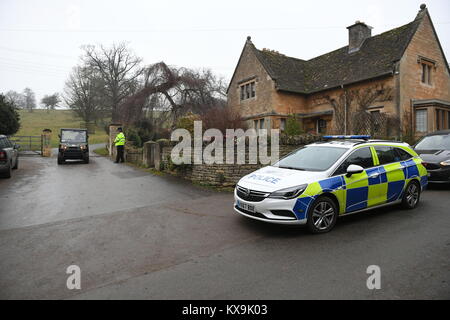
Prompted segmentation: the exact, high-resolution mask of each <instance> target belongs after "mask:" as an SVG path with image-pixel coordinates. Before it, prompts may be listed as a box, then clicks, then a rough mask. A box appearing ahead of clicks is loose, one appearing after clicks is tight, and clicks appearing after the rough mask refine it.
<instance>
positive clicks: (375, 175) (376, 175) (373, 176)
mask: <svg viewBox="0 0 450 320" xmlns="http://www.w3.org/2000/svg"><path fill="white" fill-rule="evenodd" d="M379 175H380V174H379V173H374V174H372V175H370V176H369V178H378V176H379Z"/></svg>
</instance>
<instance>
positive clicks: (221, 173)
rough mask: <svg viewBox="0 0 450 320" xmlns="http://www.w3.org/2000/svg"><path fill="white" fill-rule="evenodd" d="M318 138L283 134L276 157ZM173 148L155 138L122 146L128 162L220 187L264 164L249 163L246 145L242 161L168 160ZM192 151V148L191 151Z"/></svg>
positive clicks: (230, 184)
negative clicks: (140, 144) (141, 146)
mask: <svg viewBox="0 0 450 320" xmlns="http://www.w3.org/2000/svg"><path fill="white" fill-rule="evenodd" d="M321 139H322V138H321V137H320V136H316V135H303V136H298V137H291V138H289V139H288V138H283V137H282V138H281V139H280V142H281V143H280V145H279V157H280V158H281V157H284V156H285V155H287V154H288V153H290V152H292V151H294V150H296V149H298V148H300V147H301V146H303V145H305V144H308V143H311V142H314V141H318V140H321ZM150 146H151V147H150ZM172 149H173V146H168V145H167V144H166V145H161V144H158V143H155V142H148V143H145V144H144V149H133V148H131V147H127V148H126V149H125V158H126V161H127V162H132V163H135V164H139V165H144V166H146V167H154V168H155V169H156V170H161V171H165V172H170V173H172V174H176V175H178V176H180V177H182V178H184V179H187V180H190V181H193V182H195V183H200V184H204V185H211V186H219V187H233V186H235V185H236V183H237V182H238V181H239V179H240V178H242V177H243V176H245V175H247V174H249V173H251V172H253V171H255V170H257V169H259V168H261V167H263V166H265V164H261V163H257V164H250V163H249V161H248V160H249V157H251V156H254V155H253V154H250V153H249V151H248V146H247V147H246V149H245V160H246V161H245V164H226V163H224V164H183V165H175V164H173V163H172V161H171V152H172ZM269 150H270V148H269ZM193 152H194V149H193V151H192V153H193ZM152 153H153V154H152ZM238 153H239V152H238V150H237V149H235V152H234V159H237V155H238ZM223 154H224V155H225V154H226V152H225V150H224V151H223ZM155 156H157V157H158V159H156V157H155ZM192 158H193V155H192ZM149 159H152V160H149ZM151 162H152V164H151Z"/></svg>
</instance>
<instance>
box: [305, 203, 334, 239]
mask: <svg viewBox="0 0 450 320" xmlns="http://www.w3.org/2000/svg"><path fill="white" fill-rule="evenodd" d="M337 217H338V209H337V206H336V204H335V203H334V201H333V200H332V199H330V198H329V197H327V196H322V197H319V198H317V199H316V200H315V201H314V202H313V204H312V205H311V207H310V208H309V210H308V220H307V223H306V225H307V226H308V229H309V230H310V231H311V232H312V233H325V232H328V231H330V230H331V229H333V227H334V225H335V224H336V220H337Z"/></svg>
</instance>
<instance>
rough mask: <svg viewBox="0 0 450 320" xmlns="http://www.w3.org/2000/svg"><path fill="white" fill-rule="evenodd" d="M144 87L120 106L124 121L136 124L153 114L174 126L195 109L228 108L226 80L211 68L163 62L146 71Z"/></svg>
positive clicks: (160, 121)
mask: <svg viewBox="0 0 450 320" xmlns="http://www.w3.org/2000/svg"><path fill="white" fill-rule="evenodd" d="M143 82H144V84H143V87H142V88H141V89H140V90H139V91H137V92H136V94H134V95H132V96H130V97H128V98H127V99H126V100H125V101H124V103H123V104H121V105H120V116H121V121H122V122H124V123H127V124H133V123H136V122H137V121H138V120H139V119H141V118H143V117H146V116H148V115H150V117H152V119H156V117H155V115H156V114H157V115H158V117H157V120H158V121H159V123H163V122H165V123H170V124H171V126H174V125H175V124H176V122H177V119H178V118H179V117H180V116H182V115H183V114H186V113H187V112H192V113H196V114H203V113H205V112H206V111H207V110H210V109H211V108H216V107H225V105H226V100H225V96H226V93H225V90H226V86H225V82H224V81H223V80H222V79H219V78H217V77H215V76H214V75H213V74H212V72H211V71H209V70H202V71H195V70H191V69H187V68H177V67H173V66H168V65H166V64H165V63H164V62H159V63H156V64H153V65H150V66H149V67H147V68H146V69H145V71H144V81H143Z"/></svg>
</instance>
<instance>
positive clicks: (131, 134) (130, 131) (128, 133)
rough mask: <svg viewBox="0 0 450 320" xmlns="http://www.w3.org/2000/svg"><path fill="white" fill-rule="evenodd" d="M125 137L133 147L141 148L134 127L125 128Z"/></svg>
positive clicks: (140, 140)
mask: <svg viewBox="0 0 450 320" xmlns="http://www.w3.org/2000/svg"><path fill="white" fill-rule="evenodd" d="M125 137H126V139H127V141H130V142H131V143H132V144H133V146H135V147H138V148H140V147H142V139H141V137H140V136H139V134H138V131H137V130H136V129H135V128H134V127H128V128H125Z"/></svg>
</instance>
